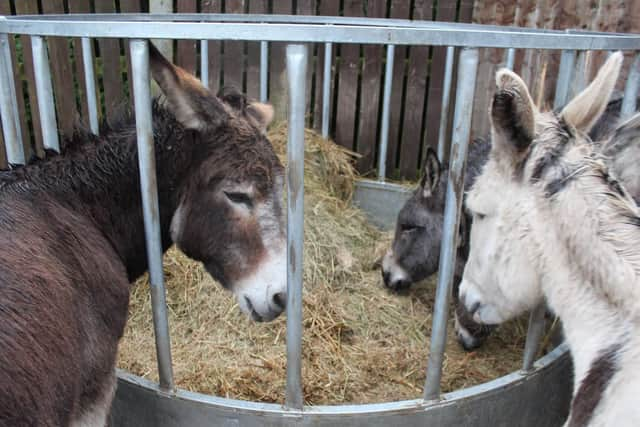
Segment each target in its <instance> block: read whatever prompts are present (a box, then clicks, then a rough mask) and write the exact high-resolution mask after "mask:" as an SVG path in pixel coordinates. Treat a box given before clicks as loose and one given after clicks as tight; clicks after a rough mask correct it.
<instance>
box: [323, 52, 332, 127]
mask: <svg viewBox="0 0 640 427" xmlns="http://www.w3.org/2000/svg"><path fill="white" fill-rule="evenodd" d="M331 50H332V44H331V43H325V44H324V72H323V73H322V137H323V138H325V139H327V138H329V118H330V113H331V60H332V58H333V57H332V56H331Z"/></svg>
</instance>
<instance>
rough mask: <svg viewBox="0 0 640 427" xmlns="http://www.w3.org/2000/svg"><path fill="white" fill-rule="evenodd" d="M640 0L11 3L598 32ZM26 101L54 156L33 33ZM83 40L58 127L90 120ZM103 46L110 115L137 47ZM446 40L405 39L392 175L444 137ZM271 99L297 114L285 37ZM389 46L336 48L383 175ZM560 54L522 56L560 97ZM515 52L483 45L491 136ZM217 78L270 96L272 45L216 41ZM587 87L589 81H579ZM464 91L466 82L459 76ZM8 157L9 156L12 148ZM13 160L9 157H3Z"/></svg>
mask: <svg viewBox="0 0 640 427" xmlns="http://www.w3.org/2000/svg"><path fill="white" fill-rule="evenodd" d="M638 3H640V2H633V1H631V0H629V1H620V0H617V1H615V0H600V1H598V2H596V1H579V0H569V1H562V2H558V1H555V0H518V1H517V2H511V1H500V0H475V1H474V0H46V1H42V0H3V1H0V14H6V15H9V14H39V13H40V14H49V13H94V12H95V13H113V12H116V13H125V12H148V11H150V10H151V11H152V12H158V11H174V12H185V13H190V12H203V13H266V14H270V13H278V14H298V15H326V16H337V15H340V16H360V17H362V16H366V17H381V18H402V19H415V20H437V21H447V22H453V21H457V22H471V20H472V18H473V22H476V23H482V24H498V25H520V26H529V27H542V28H563V29H564V28H586V29H600V30H607V31H639V30H640V28H639V27H640V5H639V4H638ZM163 47H164V48H165V52H167V51H169V52H172V55H173V58H174V60H175V61H176V62H177V63H178V64H179V65H181V66H183V67H184V68H186V69H187V70H189V71H191V72H194V73H196V74H197V75H199V72H200V70H199V63H200V44H199V42H197V41H176V42H168V43H166V44H165V45H164V46H163ZM11 49H12V52H13V54H14V64H13V65H14V76H15V79H16V89H17V90H18V98H19V99H18V107H19V110H20V116H21V129H22V134H23V137H24V141H25V152H26V156H27V158H28V157H30V156H31V155H33V154H37V155H39V156H41V155H42V135H41V132H40V123H39V121H38V114H37V102H36V98H35V83H34V79H33V64H32V58H31V42H30V39H29V37H26V36H22V37H21V36H16V37H14V38H12V39H11ZM81 49H82V47H81V43H80V40H79V39H69V40H66V39H61V38H57V39H56V38H51V39H50V40H49V56H50V60H51V73H52V78H53V89H54V93H55V101H56V112H57V117H58V123H59V127H60V129H61V131H62V132H63V133H66V134H69V133H70V132H71V131H72V129H73V125H74V123H75V121H76V120H80V121H82V122H84V123H86V122H87V121H88V120H86V118H87V105H86V96H85V93H84V90H85V89H84V88H85V81H84V73H83V69H82V61H81V57H82V50H81ZM93 49H94V53H95V68H96V80H97V81H96V88H97V91H98V96H99V98H98V99H99V101H100V105H99V109H100V115H101V117H103V118H104V117H110V116H111V115H113V114H115V113H116V111H117V110H118V109H119V108H121V106H122V105H129V94H130V92H131V91H130V79H129V76H130V70H131V68H130V65H129V62H128V58H127V54H128V43H126V42H125V41H121V40H108V39H98V40H95V42H94V45H93ZM445 49H446V48H444V47H429V46H413V47H404V46H398V47H397V48H396V50H395V58H394V74H393V90H392V96H391V117H390V126H389V129H390V135H389V149H388V152H387V175H388V177H390V178H404V179H415V178H416V177H417V176H418V175H419V170H420V167H421V163H422V159H423V157H424V154H425V152H426V147H427V146H431V147H435V146H436V145H437V136H438V124H439V122H440V112H441V105H440V102H441V99H442V82H443V77H444V76H443V74H444V62H445ZM269 51H270V52H269V53H270V61H269V100H270V102H272V103H273V104H274V106H275V107H276V112H277V118H280V119H282V118H284V117H285V113H286V105H285V100H286V93H285V69H284V63H285V62H284V43H271V44H270V47H269ZM385 55H386V48H385V47H384V46H374V45H348V44H343V45H340V44H336V45H334V46H333V51H332V58H331V60H332V64H333V67H332V69H331V73H332V91H331V95H332V96H331V122H330V123H331V126H330V135H331V136H332V137H333V138H334V139H335V141H336V142H337V143H338V144H340V145H342V146H344V147H347V148H349V149H352V150H354V151H356V152H358V153H359V154H360V155H361V157H360V158H359V160H358V164H357V166H358V169H359V170H360V171H361V172H362V173H364V174H372V173H373V169H374V167H375V165H376V164H377V145H378V141H379V138H380V126H379V122H380V120H379V118H380V114H381V102H382V83H383V81H384V65H385V64H384V62H385ZM558 57H559V54H550V53H549V52H545V51H527V52H523V51H520V52H518V54H517V56H516V67H515V69H516V71H518V72H521V74H522V75H523V77H524V78H525V80H526V81H528V82H529V83H530V84H531V85H532V88H533V93H534V97H535V98H536V100H537V101H539V102H540V103H545V102H546V103H548V102H549V101H550V100H552V98H553V91H554V88H555V75H556V74H557V68H558ZM602 59H603V57H602V54H600V55H593V56H586V55H585V56H583V57H582V59H581V60H584V61H587V63H588V64H587V65H588V66H587V67H586V70H587V74H588V76H586V77H585V78H588V77H589V76H590V75H592V73H593V70H594V69H595V68H596V67H597V66H598V65H600V63H601V61H602ZM503 60H504V51H503V50H499V49H483V51H482V57H481V63H480V68H479V77H478V86H477V90H476V103H475V106H474V127H473V129H474V135H477V136H483V135H485V134H486V133H487V132H488V122H487V119H486V117H487V114H486V111H487V107H488V105H489V100H490V97H491V94H492V92H493V74H494V72H495V69H496V68H497V67H498V66H499V65H501V63H502V62H503ZM208 61H209V84H210V87H211V88H212V90H214V91H217V90H218V89H219V88H220V87H221V86H222V85H235V86H237V87H238V88H241V89H242V90H243V91H245V92H246V93H247V94H248V95H249V96H250V97H253V98H258V95H259V89H260V88H259V62H260V47H259V43H257V42H239V41H222V42H221V41H211V42H209V58H208ZM324 61H325V58H324V46H323V45H315V46H312V48H311V50H310V57H309V62H310V63H309V67H308V69H309V73H308V76H307V79H308V85H307V113H308V119H307V125H308V126H309V127H314V128H316V129H319V128H320V126H321V115H320V114H321V100H322V92H321V91H322V79H323V66H324ZM576 83H577V84H578V85H579V84H580V79H576ZM454 87H455V84H454ZM1 154H2V156H4V153H1ZM1 160H3V158H0V161H1Z"/></svg>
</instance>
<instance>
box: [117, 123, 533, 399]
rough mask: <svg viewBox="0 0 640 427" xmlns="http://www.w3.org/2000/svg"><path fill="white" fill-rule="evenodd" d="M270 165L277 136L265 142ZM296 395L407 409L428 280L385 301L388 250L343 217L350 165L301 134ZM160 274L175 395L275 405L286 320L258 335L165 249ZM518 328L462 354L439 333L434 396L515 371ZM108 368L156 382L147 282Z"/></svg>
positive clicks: (376, 235) (380, 238) (344, 155)
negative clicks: (381, 265) (401, 404)
mask: <svg viewBox="0 0 640 427" xmlns="http://www.w3.org/2000/svg"><path fill="white" fill-rule="evenodd" d="M270 139H271V140H272V142H273V143H274V145H275V147H276V149H277V151H278V152H279V154H280V156H281V157H282V158H283V159H284V157H285V155H284V154H285V151H286V128H284V127H282V126H281V127H277V128H275V129H274V130H272V131H271V132H270ZM306 139H307V141H306V148H305V152H306V160H305V162H306V165H305V259H304V281H305V290H304V335H303V357H304V360H303V384H304V399H305V403H307V404H338V403H342V402H351V403H364V402H383V401H393V400H401V399H412V398H416V397H418V396H420V394H421V391H422V387H423V385H424V378H425V367H426V360H427V356H428V348H429V334H430V327H431V313H432V311H433V299H434V289H435V287H434V283H435V282H434V280H433V279H432V280H430V281H426V282H424V283H422V284H419V285H418V286H417V287H416V288H415V289H414V290H413V291H412V292H410V294H409V295H407V296H397V295H393V294H390V293H389V292H387V291H386V290H385V289H383V286H382V284H381V279H380V272H379V270H378V269H377V268H376V261H377V260H379V258H380V256H381V255H382V254H383V252H384V250H385V249H386V248H387V247H388V245H389V244H390V241H391V235H390V234H389V233H382V232H380V231H378V230H377V229H375V228H373V227H372V226H371V225H369V224H368V222H367V221H366V219H365V217H364V216H363V214H362V212H360V211H359V210H357V209H355V208H353V207H351V205H350V197H351V194H352V192H353V182H354V178H355V173H354V171H353V168H352V167H351V164H352V160H353V159H352V155H351V154H350V153H348V152H347V151H345V150H343V149H341V148H340V147H338V146H337V145H335V144H333V143H330V142H327V141H325V140H323V139H322V138H320V137H319V136H317V135H316V134H315V133H313V132H311V131H307V132H306ZM164 259H165V275H166V283H167V290H168V295H167V301H168V306H169V310H168V311H169V325H170V329H171V339H172V343H171V344H172V350H173V362H174V372H175V378H176V383H177V385H178V386H179V387H181V388H184V389H187V390H191V391H199V392H203V393H210V394H215V395H218V396H225V397H232V398H239V399H248V400H255V401H264V402H283V401H284V390H285V367H286V356H285V335H286V326H285V317H284V316H281V317H280V318H279V319H277V320H276V321H275V322H272V323H268V324H258V323H254V322H252V321H250V320H249V319H248V318H247V317H246V316H245V315H243V314H242V313H241V312H240V310H239V309H238V307H237V306H236V304H235V301H234V300H233V298H232V296H231V295H230V293H228V292H226V291H224V290H222V289H221V287H220V286H218V285H217V284H216V283H215V282H214V281H213V280H212V279H211V278H210V277H209V276H208V274H206V272H204V270H203V269H202V267H201V266H200V265H199V264H198V263H194V262H192V261H190V260H189V259H187V258H186V257H185V256H184V255H183V254H182V253H180V252H179V251H178V250H176V249H175V248H172V249H171V250H169V251H168V252H167V254H166V255H165V258H164ZM524 325H525V323H524V322H523V321H522V320H521V321H518V322H513V323H511V324H509V325H505V326H503V327H501V328H500V329H499V330H498V332H497V333H496V334H495V335H493V336H492V337H491V339H490V340H489V342H488V343H487V345H486V346H485V347H483V348H482V349H480V350H478V351H476V352H473V353H465V352H464V351H462V350H461V348H460V347H459V345H458V344H457V343H456V342H455V339H454V338H453V334H452V330H453V324H452V323H451V324H450V326H449V337H448V344H447V345H448V347H447V349H448V350H447V354H446V357H445V362H444V373H443V389H444V390H445V391H451V390H455V389H458V388H462V387H467V386H470V385H473V384H478V383H482V382H485V381H487V380H490V379H493V378H497V377H499V376H502V375H504V374H506V373H509V372H512V371H514V370H517V369H518V368H519V367H520V363H521V355H522V348H523V345H524V338H523V337H524V335H525V326H524ZM118 365H119V367H121V368H123V369H126V370H129V371H131V372H133V373H135V374H138V375H141V376H143V377H147V378H150V379H153V380H157V372H156V359H155V346H154V338H153V326H152V317H151V308H150V297H149V291H148V284H147V279H146V277H144V278H142V279H141V280H140V281H139V283H138V284H137V285H136V286H134V287H133V290H132V294H131V302H130V309H129V321H128V323H127V327H126V331H125V335H124V338H123V339H122V341H121V344H120V353H119V362H118Z"/></svg>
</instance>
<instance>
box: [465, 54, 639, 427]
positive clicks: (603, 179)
mask: <svg viewBox="0 0 640 427" xmlns="http://www.w3.org/2000/svg"><path fill="white" fill-rule="evenodd" d="M621 64H622V54H621V53H619V52H618V53H616V54H613V55H612V56H611V57H610V58H609V59H608V60H607V62H606V63H605V65H604V66H603V67H602V69H601V70H600V72H599V73H598V76H597V77H596V79H595V80H594V81H593V82H592V83H591V84H590V85H589V87H588V88H586V89H585V90H584V91H583V92H582V93H581V94H579V95H578V96H577V97H576V98H575V99H573V100H572V101H571V102H570V103H569V104H568V105H567V106H566V107H565V108H564V109H563V110H562V111H561V112H560V114H559V115H555V114H553V113H540V112H539V111H537V109H536V108H535V106H534V104H533V102H532V100H531V97H530V95H529V92H528V89H527V87H526V85H525V84H524V82H522V80H521V79H520V78H519V77H518V76H517V75H515V74H514V73H512V72H510V71H508V70H501V71H499V72H498V74H497V76H496V84H497V87H498V91H497V93H496V94H495V96H494V100H493V104H492V110H491V120H492V140H493V147H492V151H491V156H490V160H489V162H488V163H487V165H486V167H485V169H484V170H483V172H482V174H481V175H480V177H478V179H477V181H476V183H475V185H474V187H473V188H472V190H471V192H470V194H469V195H468V198H467V208H468V209H469V210H470V211H471V212H472V214H473V217H474V219H473V226H472V229H471V249H470V254H469V260H468V262H467V265H466V267H465V271H464V276H463V280H462V283H461V287H460V298H461V301H462V302H463V303H464V304H465V306H466V307H467V309H468V310H469V311H470V312H471V313H473V318H474V320H476V321H477V322H481V323H488V324H496V323H500V322H503V321H505V320H508V319H509V318H511V317H513V316H515V315H518V314H520V313H522V312H523V311H524V310H527V309H530V308H532V307H534V306H535V305H537V304H539V303H540V302H541V301H542V300H543V299H546V300H547V302H548V304H549V306H550V307H551V308H552V310H553V311H554V312H555V313H556V314H557V315H558V316H559V317H560V319H561V320H562V323H563V327H564V332H565V336H566V339H567V342H568V344H569V346H570V348H571V353H572V356H573V362H574V368H575V385H574V396H573V402H572V407H571V413H570V416H569V419H568V420H567V424H566V425H568V426H572V427H574V426H590V427H595V426H605V425H616V426H637V425H640V407H639V406H638V405H637V396H638V393H640V329H639V328H640V318H639V316H638V312H639V310H640V304H639V303H638V296H639V292H640V291H638V289H639V288H638V282H639V279H640V249H639V248H640V228H639V227H638V226H639V225H640V210H639V209H638V207H637V206H636V204H635V203H634V201H633V200H632V198H631V197H630V196H629V194H628V193H627V191H626V190H625V189H624V187H623V186H621V185H620V183H619V181H618V179H617V178H616V177H615V176H614V174H613V173H612V171H611V170H610V169H609V167H608V166H607V161H606V160H607V159H606V157H605V155H604V154H602V153H601V152H600V151H599V150H598V149H597V148H596V147H594V145H593V144H592V143H591V142H590V141H589V140H588V137H587V136H586V133H587V132H588V131H589V129H590V128H591V127H592V126H593V124H594V123H595V122H596V120H597V119H598V118H599V117H600V115H601V114H602V112H603V111H604V109H605V107H606V100H607V99H609V96H610V95H611V91H612V90H613V87H614V84H615V81H616V79H617V76H618V74H619V71H620V67H621ZM637 120H638V118H637V117H634V118H633V119H632V120H631V121H630V122H629V123H628V125H629V126H633V125H635V124H636V121H637ZM624 129H628V126H625V125H623V126H621V127H620V131H619V133H618V136H619V137H622V136H623V135H624ZM616 142H617V141H611V142H610V144H612V145H611V147H614V146H615V144H616ZM605 152H606V149H605Z"/></svg>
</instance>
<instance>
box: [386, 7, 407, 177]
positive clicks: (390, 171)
mask: <svg viewBox="0 0 640 427" xmlns="http://www.w3.org/2000/svg"><path fill="white" fill-rule="evenodd" d="M410 14H411V9H410V8H409V2H408V1H405V0H391V12H390V14H389V17H390V18H399V19H409V17H410ZM406 56H407V47H406V46H396V50H395V57H394V60H393V89H392V90H391V105H390V106H391V115H390V117H389V145H388V149H387V175H389V176H393V175H395V174H396V167H397V165H398V145H399V143H400V137H401V129H402V126H401V121H402V100H403V96H404V93H405V88H404V83H405V71H406V63H405V60H406Z"/></svg>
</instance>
